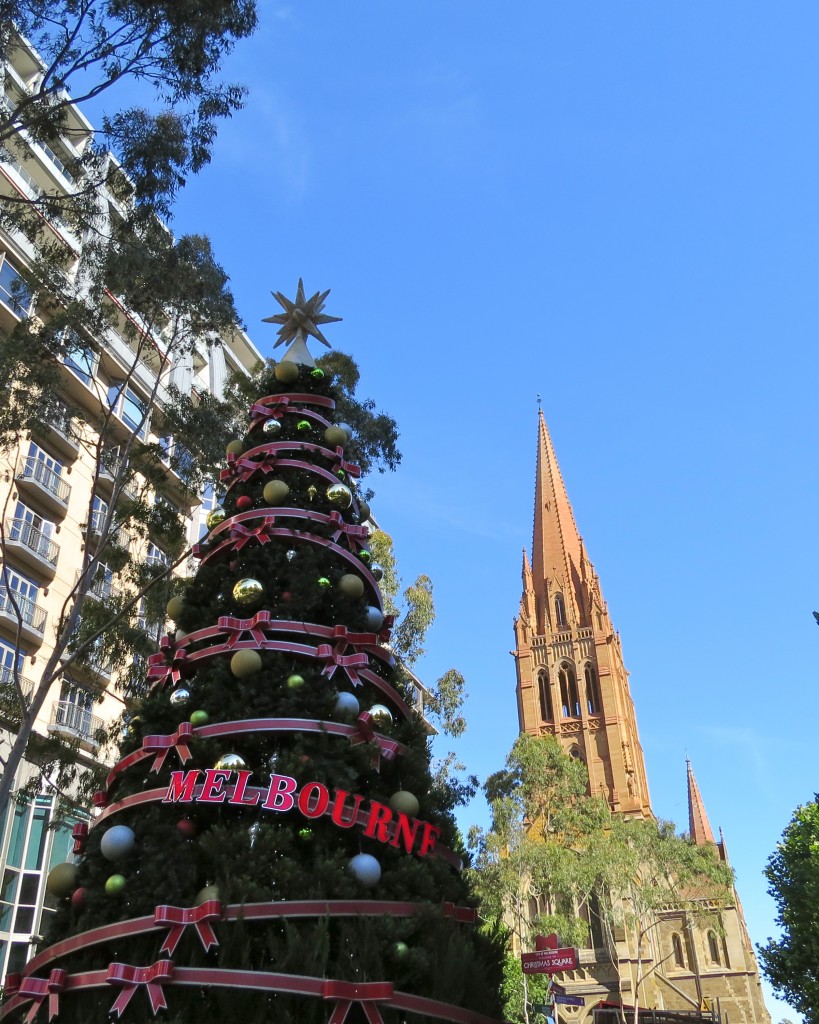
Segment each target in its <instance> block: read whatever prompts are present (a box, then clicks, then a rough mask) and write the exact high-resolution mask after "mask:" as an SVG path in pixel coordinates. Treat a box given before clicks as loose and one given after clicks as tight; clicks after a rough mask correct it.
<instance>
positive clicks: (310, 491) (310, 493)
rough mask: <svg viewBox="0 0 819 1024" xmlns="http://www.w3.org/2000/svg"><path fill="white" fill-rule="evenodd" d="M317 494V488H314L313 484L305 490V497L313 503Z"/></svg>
mask: <svg viewBox="0 0 819 1024" xmlns="http://www.w3.org/2000/svg"><path fill="white" fill-rule="evenodd" d="M317 494H318V487H315V486H314V485H313V484H310V486H309V487H308V488H307V497H308V498H309V499H310V501H313V499H314V498H315V496H316V495H317Z"/></svg>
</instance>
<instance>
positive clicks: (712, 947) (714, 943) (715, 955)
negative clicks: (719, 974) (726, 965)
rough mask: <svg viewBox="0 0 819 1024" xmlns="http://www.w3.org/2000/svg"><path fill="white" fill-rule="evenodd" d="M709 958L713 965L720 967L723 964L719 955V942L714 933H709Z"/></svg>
mask: <svg viewBox="0 0 819 1024" xmlns="http://www.w3.org/2000/svg"><path fill="white" fill-rule="evenodd" d="M708 956H709V957H710V959H711V963H712V964H717V965H719V964H721V963H722V960H721V959H720V955H719V940H718V939H717V935H716V932H712V931H709V933H708Z"/></svg>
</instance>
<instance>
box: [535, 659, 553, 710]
mask: <svg viewBox="0 0 819 1024" xmlns="http://www.w3.org/2000/svg"><path fill="white" fill-rule="evenodd" d="M537 687H538V696H539V697H540V717H541V718H542V719H543V721H544V722H551V721H553V720H554V717H555V716H554V713H553V711H552V693H551V690H550V688H549V673H548V672H547V671H546V669H541V670H540V672H538V674H537Z"/></svg>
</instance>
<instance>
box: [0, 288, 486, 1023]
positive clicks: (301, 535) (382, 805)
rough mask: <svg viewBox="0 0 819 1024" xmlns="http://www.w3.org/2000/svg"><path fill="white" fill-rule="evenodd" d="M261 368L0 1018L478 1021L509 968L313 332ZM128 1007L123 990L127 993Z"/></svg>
mask: <svg viewBox="0 0 819 1024" xmlns="http://www.w3.org/2000/svg"><path fill="white" fill-rule="evenodd" d="M274 294H275V297H276V299H277V300H278V301H279V303H280V304H281V305H282V307H283V308H284V312H283V313H280V314H277V315H276V316H274V317H271V318H270V322H274V323H277V324H279V325H281V326H280V330H279V341H278V342H277V344H280V343H282V342H291V343H292V344H291V345H290V348H289V349H288V351H287V354H286V356H285V358H284V359H283V360H282V361H281V362H279V363H277V364H275V365H274V366H272V367H271V370H270V371H269V372H268V373H267V375H266V377H265V379H264V382H263V389H262V393H261V394H260V395H259V397H258V399H257V400H256V401H255V402H254V403H253V405H252V407H251V409H250V412H249V417H248V426H247V431H246V433H245V435H244V437H242V438H240V439H237V440H236V441H234V442H232V443H231V445H230V446H229V450H228V455H227V465H226V468H225V469H224V471H223V473H222V485H223V491H224V499H223V502H222V505H223V507H222V508H220V509H218V510H216V511H214V512H213V513H212V514H211V516H210V518H209V521H208V527H209V532H208V534H207V536H206V537H205V538H203V540H202V541H201V543H200V544H199V546H198V548H197V549H196V551H195V553H196V555H197V558H198V560H199V563H198V569H197V572H196V574H195V576H193V577H192V578H191V579H190V580H189V581H188V583H187V585H186V587H185V589H184V592H183V593H181V594H179V595H178V596H176V597H174V598H173V599H172V600H171V602H170V604H169V606H168V616H169V619H170V620H171V621H172V622H173V624H174V626H175V629H174V630H173V631H171V632H170V633H169V635H168V636H167V637H165V638H164V640H163V642H162V647H161V651H160V653H159V654H157V655H155V656H154V657H153V658H152V659H151V664H150V668H149V679H148V683H149V691H148V694H147V696H146V697H145V699H144V700H143V702H142V704H141V706H140V708H139V717H138V719H136V720H133V721H131V723H130V724H129V728H128V731H127V734H126V736H125V739H124V740H123V743H122V749H121V751H120V759H119V760H118V761H117V763H116V764H115V765H114V766H113V768H112V769H111V771H110V774H109V775H108V778H107V785H106V788H105V790H104V791H103V792H101V793H99V794H97V799H96V804H97V807H96V812H95V817H94V819H93V820H92V822H91V823H90V827H88V828H86V827H85V826H79V827H78V828H77V829H75V835H76V844H75V846H76V849H77V852H79V853H81V856H80V859H79V864H78V865H77V866H74V865H61V866H60V867H58V868H56V869H55V870H54V871H53V872H52V874H51V875H50V876H49V879H48V887H49V890H50V891H51V892H52V894H54V895H56V896H58V897H59V898H60V899H61V901H62V906H61V909H60V912H59V913H58V915H57V917H56V922H55V926H54V929H53V933H52V934H51V935H50V936H49V942H50V945H49V946H48V947H47V948H45V949H43V950H42V951H41V952H40V953H39V954H38V955H37V956H36V957H35V958H34V959H33V960H32V961H31V962H30V963H29V964H28V965H27V967H26V969H25V971H24V972H23V974H22V976H21V977H10V978H9V979H8V982H7V989H6V1003H5V1006H4V1009H3V1015H4V1017H5V1018H6V1019H7V1020H10V1021H15V1022H16V1021H21V1020H26V1021H29V1020H32V1019H34V1018H35V1017H37V1019H38V1020H41V1021H45V1020H50V1019H52V1018H53V1017H55V1016H56V1017H58V1019H59V1021H60V1022H61V1024H79V1022H82V1024H88V1022H96V1021H99V1022H102V1021H105V1020H107V1019H108V1018H109V1015H111V1014H113V1016H114V1017H115V1018H121V1019H122V1020H124V1021H127V1022H132V1021H133V1022H138V1021H150V1020H152V1019H154V1016H155V1014H156V1013H157V1012H158V1011H159V1010H162V1011H163V1019H164V1020H166V1021H168V1022H174V1024H194V1022H195V1024H201V1022H202V1021H204V1020H208V1021H210V1020H213V1021H217V1020H219V1021H221V1020H224V1019H235V1020H238V1021H241V1022H242V1024H256V1022H258V1024H261V1022H274V1021H275V1022H276V1024H290V1022H292V1024H310V1022H316V1024H344V1022H345V1021H347V1022H349V1024H358V1022H361V1021H363V1020H364V1019H366V1020H367V1021H368V1022H369V1024H380V1022H383V1024H398V1022H401V1024H404V1022H409V1024H412V1022H414V1021H419V1020H430V1021H432V1020H446V1021H454V1022H459V1024H489V1017H490V1016H491V1015H493V1014H495V1013H496V1011H497V1007H498V986H499V982H500V974H501V961H502V950H501V946H500V944H499V940H498V939H497V938H496V937H489V936H487V935H484V934H481V933H480V932H479V931H478V929H477V928H476V922H475V911H474V906H475V903H474V900H473V898H472V896H471V894H470V892H469V890H468V888H467V885H466V883H465V882H464V879H463V877H462V875H461V873H460V869H461V867H462V864H461V855H462V850H461V844H460V840H459V837H458V833H457V829H456V827H455V824H454V819H453V817H452V813H451V808H450V807H448V806H447V805H446V799H445V796H444V795H442V792H441V790H440V787H438V788H436V787H433V786H432V780H431V775H430V754H429V750H428V729H427V727H426V725H425V722H424V721H423V719H422V718H421V716H420V715H419V714H418V713H417V712H416V711H415V710H414V709H413V708H412V707H411V704H410V701H411V693H410V692H409V690H408V689H407V688H406V686H405V684H404V683H403V682H402V678H401V675H400V672H398V671H397V666H396V664H395V660H394V658H393V655H392V654H391V653H390V649H389V645H388V641H389V630H390V626H391V622H390V621H389V620H388V619H385V617H384V614H383V605H382V599H381V595H380V593H379V588H378V578H379V571H378V569H377V568H376V567H375V566H374V565H373V564H372V559H371V555H370V552H369V549H368V546H367V538H368V534H369V530H368V527H367V525H366V521H367V520H368V517H369V510H368V509H367V507H366V504H365V502H364V501H362V500H360V499H359V496H358V491H357V487H356V478H357V476H358V472H359V471H358V469H357V467H356V466H355V465H354V464H353V463H352V462H351V461H348V458H349V456H350V454H351V453H353V452H354V450H355V439H354V438H352V437H351V431H350V428H349V427H347V426H346V425H345V424H343V423H339V422H337V421H336V419H335V400H334V389H333V383H332V380H331V379H330V376H329V374H327V373H325V372H324V371H323V370H321V369H320V368H319V367H317V366H315V364H314V363H313V360H312V358H311V356H310V354H309V351H308V349H307V346H306V338H307V336H311V335H312V336H313V337H315V338H317V339H319V340H320V341H321V342H323V343H324V344H327V342H326V340H325V339H324V337H323V335H322V333H321V329H320V328H321V326H322V325H323V324H325V323H329V322H331V321H333V320H335V319H337V318H335V317H328V316H325V315H324V314H323V313H322V309H323V306H324V300H325V298H326V295H327V293H326V292H325V293H317V294H316V295H314V296H313V297H312V298H310V299H307V298H306V297H305V294H304V291H303V287H302V283H301V281H300V282H299V288H298V293H297V296H296V300H295V302H291V301H289V300H288V299H286V298H285V297H284V296H283V295H281V294H279V293H274ZM140 990H141V991H140Z"/></svg>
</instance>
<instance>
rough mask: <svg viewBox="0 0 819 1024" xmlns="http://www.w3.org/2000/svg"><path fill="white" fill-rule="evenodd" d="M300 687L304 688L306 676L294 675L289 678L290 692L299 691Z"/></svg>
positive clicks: (288, 686)
mask: <svg viewBox="0 0 819 1024" xmlns="http://www.w3.org/2000/svg"><path fill="white" fill-rule="evenodd" d="M300 686H304V676H300V675H297V674H296V673H294V674H293V675H292V676H288V677H287V688H288V689H289V690H298V688H299V687H300Z"/></svg>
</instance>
